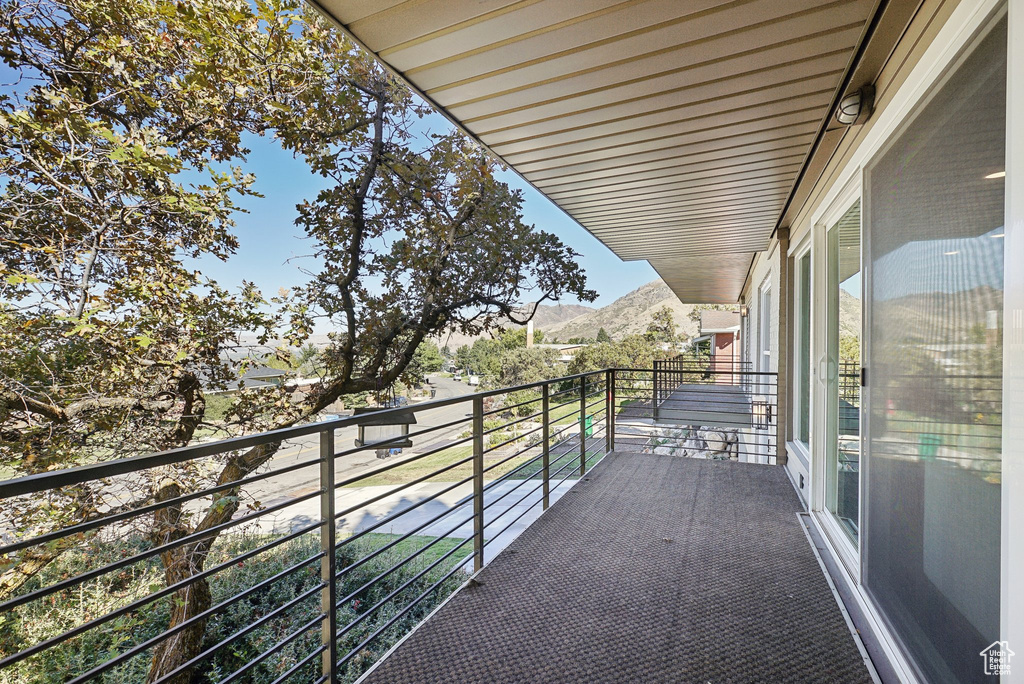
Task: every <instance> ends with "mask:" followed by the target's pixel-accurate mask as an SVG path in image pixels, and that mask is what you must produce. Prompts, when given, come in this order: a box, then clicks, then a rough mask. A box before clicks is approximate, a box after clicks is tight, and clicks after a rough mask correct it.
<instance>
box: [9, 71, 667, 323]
mask: <svg viewBox="0 0 1024 684" xmlns="http://www.w3.org/2000/svg"><path fill="white" fill-rule="evenodd" d="M17 80H18V79H17V74H16V73H15V72H14V71H12V70H11V69H10V68H9V67H7V66H6V65H4V64H0V88H2V89H3V91H4V92H6V93H12V94H13V93H17V92H19V91H23V90H25V89H26V88H27V87H29V86H30V85H33V84H34V82H29V81H22V82H21V83H17ZM16 83H17V84H16ZM450 127H451V124H450V123H449V122H448V121H447V120H446V119H445V118H444V117H443V116H441V115H440V114H436V113H433V114H429V115H428V116H426V117H424V118H423V119H422V120H420V121H418V122H416V123H415V125H414V127H413V129H414V131H415V132H416V133H418V134H419V135H425V134H426V133H427V132H429V131H435V132H443V131H447V130H449V129H450ZM246 145H247V147H249V149H251V150H252V153H251V154H250V155H249V159H248V162H247V163H246V164H245V165H244V167H245V171H247V172H249V173H253V174H255V175H256V178H257V181H256V186H255V188H256V190H257V191H258V192H259V193H260V194H262V195H263V196H264V197H263V198H244V201H242V202H240V203H239V204H240V205H241V206H242V207H243V208H245V209H247V210H248V213H238V214H237V215H236V216H235V221H236V224H237V226H236V235H237V236H238V240H239V243H240V247H239V249H238V251H237V253H236V254H235V255H234V256H233V257H232V258H231V259H229V260H228V261H227V262H222V261H219V260H217V259H213V258H207V259H202V260H200V261H198V262H197V263H196V265H195V266H194V268H198V269H199V270H200V271H202V272H203V273H204V274H205V275H207V276H209V277H211V278H213V279H215V280H217V281H218V282H219V283H221V284H222V285H224V286H227V287H230V288H235V287H237V286H239V285H240V284H241V283H242V281H243V280H248V281H251V282H254V283H255V284H256V285H257V286H258V287H259V288H260V289H261V290H262V291H263V294H264V295H265V296H267V297H271V296H274V295H275V294H276V293H277V291H278V290H279V289H280V288H289V287H292V286H295V285H299V284H302V283H303V282H304V281H305V279H306V276H305V275H303V273H302V271H301V269H302V267H303V265H304V264H305V267H306V268H307V269H312V268H313V267H314V266H315V264H314V262H313V260H312V259H303V258H302V257H303V256H304V255H308V254H310V253H311V252H312V250H313V247H312V244H311V243H310V242H309V241H308V240H307V239H304V238H303V236H302V234H301V230H300V229H299V228H298V227H297V226H295V224H294V220H295V216H296V210H295V205H296V204H298V203H300V202H302V201H303V200H304V199H307V198H308V199H312V198H313V197H314V196H315V195H316V193H317V192H318V191H319V190H320V189H321V188H323V187H325V184H326V181H325V179H323V178H321V177H319V176H317V175H314V174H312V173H310V171H309V170H308V168H307V167H306V165H305V164H304V163H303V162H302V161H301V160H298V159H295V158H294V157H293V156H292V155H291V153H289V152H286V151H284V150H282V149H281V148H280V146H279V145H278V144H277V142H276V141H275V140H274V139H273V138H271V137H262V138H261V137H258V136H254V135H250V136H248V137H247V138H246ZM184 175H185V176H186V178H187V177H188V175H189V174H184ZM500 177H501V179H502V180H504V181H506V182H507V183H508V184H509V185H511V186H512V187H514V188H519V189H521V190H523V193H524V202H523V216H524V219H525V221H526V223H528V224H532V225H535V226H536V227H537V228H539V229H542V230H547V231H549V232H552V233H554V234H555V235H557V236H558V237H559V238H561V239H562V241H563V242H565V243H566V244H568V245H569V246H571V247H573V248H574V249H575V250H576V251H577V252H579V253H580V254H581V255H582V256H580V257H579V260H580V262H581V264H582V265H583V267H584V269H585V270H586V273H587V278H588V284H589V286H590V288H591V289H594V290H596V291H597V293H598V299H597V300H596V301H595V302H593V303H592V304H590V306H605V305H607V304H610V303H611V302H613V301H614V300H615V299H617V298H619V297H621V296H622V295H624V294H626V293H628V292H630V291H632V290H635V289H636V288H638V287H640V286H641V285H644V284H646V283H649V282H650V281H652V280H654V279H655V278H657V277H658V274H657V273H655V271H654V269H652V268H651V266H650V265H649V264H648V263H647V262H646V261H633V262H623V261H621V260H620V259H619V258H618V257H617V256H615V255H614V254H613V253H612V252H611V251H610V250H609V249H608V248H607V247H605V246H604V245H603V244H602V243H601V242H600V241H599V240H597V239H596V238H594V237H593V236H591V235H590V233H588V232H587V231H586V230H584V229H583V228H582V227H580V226H579V224H577V223H576V222H575V221H573V220H572V219H570V218H569V217H568V216H567V215H566V214H565V213H563V212H562V210H561V209H559V208H558V207H557V206H555V205H554V204H553V203H552V202H551V201H550V200H548V199H547V198H545V197H544V196H543V195H541V194H540V193H539V192H537V191H536V190H534V189H533V188H532V187H530V185H529V184H527V183H526V182H525V181H523V180H522V179H521V178H519V176H517V175H516V174H515V173H513V172H512V171H505V172H503V173H501V174H500ZM195 178H196V179H197V180H198V179H199V176H198V175H197V176H195ZM2 187H3V186H2V179H0V188H2ZM548 303H550V302H548ZM562 303H564V304H577V303H579V302H578V301H577V300H576V299H575V298H571V299H565V300H563V301H562Z"/></svg>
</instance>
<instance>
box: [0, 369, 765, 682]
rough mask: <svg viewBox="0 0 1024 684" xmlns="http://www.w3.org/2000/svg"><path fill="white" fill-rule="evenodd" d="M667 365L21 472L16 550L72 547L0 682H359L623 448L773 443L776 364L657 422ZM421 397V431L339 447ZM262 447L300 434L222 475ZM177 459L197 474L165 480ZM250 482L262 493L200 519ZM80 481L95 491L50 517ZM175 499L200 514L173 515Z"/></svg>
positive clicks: (8, 524) (39, 590)
mask: <svg viewBox="0 0 1024 684" xmlns="http://www.w3.org/2000/svg"><path fill="white" fill-rule="evenodd" d="M673 372H682V371H678V370H677V369H674V370H673ZM716 373H717V372H716ZM655 374H656V372H655V371H654V370H635V369H609V370H601V371H596V372H592V373H584V374H580V375H575V376H570V377H565V378H557V379H554V380H549V381H543V382H537V383H532V384H528V385H522V386H518V387H513V388H506V389H500V390H491V391H484V392H479V393H475V394H469V395H465V396H461V397H456V398H452V399H443V400H437V401H430V402H425V403H421V404H414V405H411V406H405V407H401V408H393V409H387V410H384V411H380V412H377V413H374V414H371V415H369V416H368V415H366V414H362V415H357V416H352V417H346V418H339V419H335V420H330V421H325V422H321V423H313V424H308V425H301V426H297V427H292V428H288V429H284V430H278V431H274V432H268V433H264V434H258V435H250V436H244V437H238V438H234V439H229V440H223V441H219V442H211V443H206V444H197V445H194V446H189V447H185V448H182V449H175V450H171V451H166V452H161V453H156V454H149V455H144V456H139V457H136V458H131V459H123V460H117V461H109V462H100V463H96V464H94V465H85V466H81V467H77V468H72V469H68V470H58V471H52V472H46V473H42V474H38V475H31V476H28V477H22V478H18V479H14V480H7V481H4V482H0V533H2V534H3V537H2V544H3V545H2V546H0V554H2V558H3V559H4V560H5V563H6V565H5V566H4V567H6V568H8V569H10V568H12V567H19V566H18V564H25V563H32V562H35V561H36V560H38V558H39V557H40V554H41V552H43V551H46V550H48V549H49V550H51V551H53V550H54V549H56V553H54V554H52V557H51V558H50V560H49V562H48V563H46V564H44V565H43V566H42V567H35V569H34V570H33V572H32V574H31V576H30V577H29V579H28V580H27V581H24V583H23V584H22V585H21V586H20V587H18V588H17V589H15V590H13V591H9V592H8V594H7V595H6V596H4V597H3V598H2V599H0V681H4V680H9V681H62V682H65V681H71V682H86V681H142V680H143V679H146V678H147V677H148V678H149V680H150V681H154V682H175V683H177V682H183V681H189V682H214V681H218V682H232V681H245V682H273V683H275V684H277V683H279V682H286V681H294V682H311V681H315V682H341V681H353V680H355V679H356V678H358V677H359V676H360V674H361V673H363V672H365V670H367V669H368V668H369V667H370V666H371V665H372V664H373V662H375V661H376V660H377V659H378V658H380V657H381V656H382V655H383V654H384V653H385V652H386V651H387V650H388V648H390V647H391V646H392V645H393V644H394V643H396V642H397V641H398V640H399V639H400V638H401V637H402V636H403V635H404V634H406V633H407V632H408V631H409V630H410V629H412V627H413V626H414V625H415V624H416V623H417V622H418V621H420V620H421V619H423V618H424V617H425V616H426V615H427V614H428V613H429V612H430V611H431V610H432V609H433V608H434V607H435V606H437V605H438V604H439V603H440V602H441V601H442V600H443V599H444V598H445V597H446V596H447V595H449V594H450V593H451V592H453V591H454V590H455V589H457V588H458V587H459V586H461V585H462V584H463V583H464V582H465V581H467V580H468V579H469V578H470V577H471V576H472V574H473V573H475V572H476V571H479V570H480V569H481V568H482V567H483V566H484V565H485V564H486V563H487V562H489V560H490V559H491V558H492V557H493V556H494V554H495V553H496V552H497V551H498V550H500V548H502V547H503V546H504V545H506V544H507V543H508V542H510V541H511V539H512V538H513V537H514V536H515V535H517V534H518V533H519V532H520V531H521V529H522V528H523V527H525V524H527V523H528V522H530V521H531V520H532V519H533V518H535V517H536V516H537V515H539V514H540V512H541V511H543V510H545V509H546V508H547V507H548V506H549V505H550V504H551V503H552V502H554V501H555V500H557V499H558V498H559V497H560V496H561V495H563V494H564V493H565V491H567V489H568V488H569V487H571V486H572V485H573V484H574V483H575V482H576V481H577V480H578V479H580V478H581V477H582V476H583V475H584V474H585V473H586V472H587V471H588V470H589V469H590V468H591V467H593V466H594V465H595V464H596V463H597V462H598V461H600V459H601V458H602V457H603V456H604V455H605V454H607V453H609V452H610V451H612V450H613V449H619V450H622V451H637V452H648V453H673V454H676V455H686V456H691V457H698V458H733V459H737V460H749V461H762V462H774V460H775V459H774V453H775V452H774V449H775V445H774V441H773V440H774V434H775V431H774V417H773V416H774V414H773V412H772V406H773V405H774V387H775V379H774V375H773V374H749V373H745V374H744V375H749V376H752V377H751V378H748V379H747V385H745V387H755V388H756V389H757V391H758V394H756V395H752V394H749V393H747V392H745V391H741V389H740V388H738V387H736V386H734V385H715V384H713V383H711V384H709V383H707V382H706V381H705V382H704V383H702V384H701V383H698V384H696V385H693V386H692V387H693V388H695V389H693V390H692V391H693V392H697V391H703V392H704V393H705V396H704V402H703V403H704V406H705V408H706V407H707V406H712V407H713V408H715V412H712V413H710V414H708V413H704V414H693V415H691V414H688V413H687V411H688V410H690V409H692V408H693V407H692V406H690V405H689V404H688V402H689V401H690V393H691V390H689V389H687V388H688V387H690V386H689V385H687V384H685V383H681V384H680V385H679V386H676V388H675V390H674V394H672V395H671V396H668V397H666V398H665V399H664V400H663V401H662V402H661V405H660V408H661V410H662V412H663V413H665V412H669V411H672V410H677V411H680V413H678V415H677V416H676V417H677V418H680V419H681V422H678V423H675V424H667V423H665V422H664V421H661V422H658V423H655V421H654V420H653V413H654V409H655V390H654V388H655ZM723 389H724V390H726V391H727V392H726V394H724V395H723V394H722V392H723ZM728 391H733V392H739V393H738V394H736V395H735V396H733V395H730V394H728ZM709 392H714V395H713V396H712V395H711V394H708V393H709ZM758 401H761V402H762V403H761V404H758ZM759 406H760V407H761V408H758V407H759ZM762 409H763V410H762ZM410 413H412V414H414V415H415V416H416V418H417V421H416V424H415V426H414V427H415V429H414V430H412V431H411V432H409V434H408V435H401V436H396V437H394V438H388V439H385V440H384V441H377V442H373V443H370V444H365V445H363V446H356V447H353V448H343V447H340V446H339V444H341V442H342V440H345V441H347V440H349V439H351V440H352V442H350V443H355V440H356V437H357V432H356V431H357V430H358V428H359V426H360V425H363V424H365V423H368V422H369V421H371V420H373V421H375V423H374V424H377V425H379V424H380V423H381V420H380V419H381V417H382V416H389V415H390V416H396V417H397V416H401V415H407V414H410ZM670 417H671V416H670ZM691 417H699V418H701V421H699V424H697V423H692V424H691V423H688V422H686V419H687V418H691ZM663 418H664V416H663ZM713 418H715V419H718V420H711V419H713ZM709 421H710V422H709ZM396 422H399V421H396ZM715 423H719V424H718V425H716V424H715ZM409 440H411V442H412V444H413V446H412V447H411V448H409V449H406V450H405V451H403V453H401V454H398V455H395V456H391V457H390V458H389V459H387V460H385V461H383V462H382V461H380V460H378V459H377V458H374V457H373V455H374V454H375V453H377V452H378V450H380V449H381V447H386V446H388V444H389V442H395V443H398V442H402V443H408V441H409ZM360 443H361V442H360ZM260 446H271V447H279V450H278V452H277V454H276V455H275V456H274V457H273V458H272V459H271V460H270V461H269V463H268V464H267V465H266V466H264V468H262V469H260V470H257V471H255V472H250V473H248V474H246V475H245V476H244V477H239V478H236V479H234V480H231V481H220V480H218V479H217V476H218V473H221V472H222V471H223V469H224V465H225V464H226V463H228V462H229V461H230V459H233V458H238V457H239V456H240V455H241V454H244V453H245V452H246V450H249V449H252V448H254V447H260ZM168 478H177V479H179V480H181V484H182V486H181V487H180V488H179V489H178V490H176V494H175V495H174V496H170V497H161V496H157V495H156V494H155V492H156V491H157V489H158V485H159V484H160V483H163V482H165V481H166V480H167V479H168ZM229 499H230V500H244V503H245V504H246V505H244V506H240V507H239V508H238V511H237V512H235V513H234V514H233V515H231V516H230V518H229V519H227V520H225V521H222V522H220V523H218V524H217V525H214V526H203V525H202V524H201V523H199V522H198V520H200V519H201V518H202V517H203V516H204V514H206V513H207V512H209V511H211V510H214V509H215V508H216V507H217V506H219V505H222V504H223V502H224V501H227V500H229ZM71 501H76V502H81V501H88V505H87V506H84V507H82V510H80V511H78V513H77V514H74V515H70V517H69V516H68V515H67V514H65V515H64V516H63V517H62V516H60V515H56V514H54V515H51V516H50V517H45V516H44V517H42V518H36V517H33V516H35V514H38V513H39V512H40V511H51V512H52V511H58V510H68V509H70V508H73V507H70V506H68V505H67V504H68V502H71ZM25 511H33V512H34V513H33V516H29V517H28V518H26V516H25V515H24V513H25ZM168 515H172V517H173V516H177V518H176V519H177V520H179V522H180V521H181V520H192V521H195V522H194V524H192V525H191V526H190V527H187V528H181V531H180V532H179V533H177V534H173V535H168V534H164V533H162V530H161V523H160V521H165V520H166V519H167V517H168ZM176 553H177V554H179V555H181V554H184V557H190V556H188V554H192V556H191V558H192V561H193V562H192V565H191V566H190V569H189V570H188V571H187V572H181V568H180V567H179V568H170V567H169V564H171V565H173V563H175V562H178V561H174V560H173V559H174V558H175V554H176ZM196 554H198V556H197V555H196ZM44 555H45V554H44ZM197 558H198V560H196V559H197ZM179 560H180V558H179ZM172 569H174V570H176V572H172V571H171V570H172ZM200 589H201V591H199V590H200ZM197 592H198V593H199V594H202V595H204V596H206V597H207V598H206V600H205V602H203V603H201V604H199V605H196V606H194V607H193V609H192V610H191V611H190V612H187V613H181V612H180V611H181V607H182V606H183V605H185V604H186V599H192V598H194V597H195V595H196V593H197ZM185 637H190V638H192V639H193V641H194V642H195V643H194V645H193V647H192V648H191V649H190V650H189V651H188V654H187V657H185V658H179V659H178V661H177V662H176V664H175V665H174V666H173V667H170V668H168V667H161V668H160V670H159V672H158V676H154V670H153V662H154V654H155V653H157V652H158V651H159V649H160V648H161V646H162V645H163V644H167V643H169V642H168V640H171V639H177V640H183V639H184V638H185ZM175 643H176V642H175Z"/></svg>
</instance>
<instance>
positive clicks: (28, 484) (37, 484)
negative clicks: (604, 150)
mask: <svg viewBox="0 0 1024 684" xmlns="http://www.w3.org/2000/svg"><path fill="white" fill-rule="evenodd" d="M609 370H611V369H605V368H602V369H600V370H596V371H587V372H585V373H576V374H575V375H567V376H563V377H559V378H552V379H550V380H540V381H538V382H531V383H527V384H523V385H516V386H514V387H502V388H499V389H493V390H486V391H483V392H475V393H473V394H466V395H463V396H460V397H451V398H449V399H434V400H431V401H425V402H421V403H418V404H415V405H409V406H397V407H393V408H387V409H382V410H380V411H375V412H373V413H372V414H362V415H353V416H345V417H343V418H336V419H334V420H325V421H320V422H316V423H307V424H305V425H296V426H292V427H287V428H281V429H279V430H269V431H267V432H258V433H256V434H252V435H243V436H240V437H230V438H228V439H221V440H217V441H215V442H204V443H201V444H190V445H188V446H184V447H178V448H176V449H168V450H166V451H157V452H154V453H151V454H145V455H143V456H133V457H130V458H121V459H116V460H112V461H105V462H102V463H91V464H88V465H81V466H74V467H71V468H64V469H61V470H52V471H49V472H45V473H36V474H33V475H25V476H23V477H18V478H13V479H10V480H4V481H0V499H7V498H10V497H14V496H23V495H26V494H35V493H38V492H42V491H46V490H48V489H55V488H57V487H69V486H73V485H76V484H82V483H83V482H89V481H91V480H97V479H101V478H105V477H114V476H117V475H126V474H128V473H132V472H136V471H139V470H145V469H148V468H156V467H160V466H167V465H174V464H176V463H183V462H185V461H189V460H192V459H195V458H204V457H206V456H215V455H217V454H223V453H225V452H229V451H238V450H240V449H250V448H252V447H256V446H260V445H262V444H273V443H275V442H281V441H284V440H286V439H294V438H296V437H305V436H307V435H312V434H317V433H320V432H324V431H326V430H337V429H341V428H346V427H353V426H358V425H360V424H361V423H365V422H366V421H367V420H370V419H371V417H372V418H373V419H376V420H379V419H380V417H381V416H387V415H402V414H408V413H416V412H419V411H429V410H431V409H437V408H443V407H445V406H453V405H455V404H459V403H464V402H470V401H473V400H474V399H475V398H481V399H487V398H489V397H496V396H501V395H503V394H508V393H510V392H520V391H523V390H530V389H535V388H537V389H539V388H540V387H541V386H543V385H550V384H554V383H560V382H568V381H572V380H578V379H580V378H584V377H591V376H594V375H599V374H600V375H603V374H605V373H607V372H608V371H609Z"/></svg>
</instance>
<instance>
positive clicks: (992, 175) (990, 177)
mask: <svg viewBox="0 0 1024 684" xmlns="http://www.w3.org/2000/svg"><path fill="white" fill-rule="evenodd" d="M996 178H1006V172H1005V171H996V172H995V173H990V174H988V175H987V176H985V180H995V179H996Z"/></svg>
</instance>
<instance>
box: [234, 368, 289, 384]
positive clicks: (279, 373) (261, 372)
mask: <svg viewBox="0 0 1024 684" xmlns="http://www.w3.org/2000/svg"><path fill="white" fill-rule="evenodd" d="M287 376H288V371H283V370H280V369H278V368H270V367H269V366H256V367H254V368H250V369H249V370H247V371H246V372H245V373H243V374H242V388H243V389H259V388H261V387H278V386H280V385H283V384H284V381H285V378H286V377H287Z"/></svg>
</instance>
